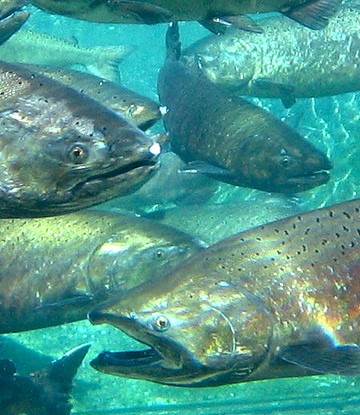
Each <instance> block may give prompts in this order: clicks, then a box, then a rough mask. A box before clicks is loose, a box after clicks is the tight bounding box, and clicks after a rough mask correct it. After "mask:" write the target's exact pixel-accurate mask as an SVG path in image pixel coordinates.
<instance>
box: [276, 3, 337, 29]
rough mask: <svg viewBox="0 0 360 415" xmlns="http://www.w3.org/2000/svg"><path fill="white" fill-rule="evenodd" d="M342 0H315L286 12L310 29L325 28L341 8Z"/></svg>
mask: <svg viewBox="0 0 360 415" xmlns="http://www.w3.org/2000/svg"><path fill="white" fill-rule="evenodd" d="M340 5H341V0H313V1H309V2H306V3H305V4H302V5H300V6H297V7H294V8H292V9H291V10H289V11H287V12H285V13H284V14H285V15H286V16H287V17H290V18H291V19H293V20H296V21H297V22H299V23H301V24H303V25H304V26H306V27H309V28H310V29H315V30H319V29H324V27H326V25H327V24H328V21H329V19H330V18H331V17H333V16H334V15H335V14H336V13H337V12H338V10H339V8H340Z"/></svg>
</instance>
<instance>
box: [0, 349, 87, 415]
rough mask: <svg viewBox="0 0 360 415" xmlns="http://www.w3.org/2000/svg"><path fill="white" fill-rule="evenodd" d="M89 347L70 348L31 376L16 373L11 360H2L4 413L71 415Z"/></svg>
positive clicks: (0, 406) (1, 403) (0, 384)
mask: <svg viewBox="0 0 360 415" xmlns="http://www.w3.org/2000/svg"><path fill="white" fill-rule="evenodd" d="M89 347H90V346H89V345H84V346H80V347H78V348H76V349H73V350H70V351H69V352H68V353H67V354H65V355H64V356H63V357H62V358H61V359H58V360H56V361H54V362H52V363H51V364H50V365H48V366H46V367H44V368H42V369H40V370H37V371H36V372H33V373H31V374H30V375H28V376H23V375H19V374H18V373H16V367H15V365H14V363H13V362H12V361H11V360H8V359H0V389H1V395H0V411H1V414H2V415H22V414H26V415H49V414H53V415H69V414H70V411H71V407H72V405H71V404H70V402H69V400H70V392H71V389H72V381H73V378H74V376H75V375H76V372H77V370H78V368H79V366H80V365H81V363H82V361H83V359H84V357H85V355H86V353H87V351H88V350H89Z"/></svg>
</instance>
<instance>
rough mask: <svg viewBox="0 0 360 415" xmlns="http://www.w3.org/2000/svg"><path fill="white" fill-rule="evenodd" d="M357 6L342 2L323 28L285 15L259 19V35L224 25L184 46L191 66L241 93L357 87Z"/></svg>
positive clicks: (285, 97) (284, 95) (290, 97)
mask: <svg viewBox="0 0 360 415" xmlns="http://www.w3.org/2000/svg"><path fill="white" fill-rule="evenodd" d="M359 22H360V10H359V8H351V7H350V6H347V7H346V8H345V7H344V8H343V9H342V10H341V12H339V13H338V15H337V16H336V17H335V18H334V19H332V20H331V22H330V24H329V26H327V27H326V28H325V29H324V30H323V31H316V32H315V31H311V30H308V29H306V28H304V27H302V26H300V25H296V24H294V22H292V21H291V20H288V19H285V18H282V17H270V18H267V19H262V20H261V25H262V27H263V28H264V29H265V30H264V33H262V34H260V35H259V34H255V33H251V34H250V33H247V32H244V31H239V30H232V29H229V30H228V31H227V32H226V34H225V35H223V36H209V37H207V38H205V39H202V40H200V41H199V42H197V43H196V44H194V45H192V46H191V47H190V48H189V49H188V50H187V51H184V61H185V62H186V63H187V64H188V65H189V66H192V67H194V66H195V67H196V66H198V61H199V59H200V62H201V68H202V72H203V73H204V74H205V75H206V76H207V77H208V78H209V79H210V80H211V81H213V82H215V83H217V84H219V85H222V86H225V87H227V88H229V90H231V91H237V92H238V93H239V94H241V95H253V96H259V97H278V98H281V99H282V101H283V103H284V105H285V106H286V107H289V106H291V105H292V104H293V103H294V102H295V99H296V98H307V97H321V96H327V95H336V94H342V93H345V92H352V91H357V90H359V89H360V65H359V64H358V63H359V55H360V34H359Z"/></svg>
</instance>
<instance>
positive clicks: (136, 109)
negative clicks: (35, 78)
mask: <svg viewBox="0 0 360 415" xmlns="http://www.w3.org/2000/svg"><path fill="white" fill-rule="evenodd" d="M31 69H32V70H34V71H37V72H39V73H42V74H43V75H46V76H48V77H50V78H52V79H55V80H56V81H59V82H62V83H63V84H65V85H68V86H70V87H72V88H74V89H76V90H77V91H80V92H81V93H83V94H85V95H88V96H90V97H91V98H94V99H96V100H98V101H100V102H101V103H102V104H104V105H105V106H107V107H109V108H111V109H112V110H114V111H115V112H118V113H119V114H120V115H122V116H123V117H124V118H126V119H127V120H128V121H130V122H132V123H134V124H135V125H137V126H138V127H139V128H140V129H142V130H146V129H148V128H150V127H151V126H152V125H154V124H155V123H156V122H157V121H158V120H159V119H160V118H161V116H162V115H161V112H160V105H159V104H158V103H157V102H155V101H153V100H152V99H150V98H148V97H145V96H143V95H140V94H138V93H137V92H135V91H131V90H130V89H128V88H125V87H124V86H122V85H119V84H118V83H115V82H111V81H108V80H106V79H103V78H99V77H98V76H96V75H92V74H89V73H85V72H81V71H76V70H72V69H66V68H52V67H49V66H42V65H31Z"/></svg>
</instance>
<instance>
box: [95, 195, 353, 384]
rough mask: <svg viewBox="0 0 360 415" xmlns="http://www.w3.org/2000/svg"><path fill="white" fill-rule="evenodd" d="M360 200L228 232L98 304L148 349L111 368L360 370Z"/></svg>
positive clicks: (265, 374) (187, 379)
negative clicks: (170, 267)
mask: <svg viewBox="0 0 360 415" xmlns="http://www.w3.org/2000/svg"><path fill="white" fill-rule="evenodd" d="M359 257H360V199H356V200H352V201H348V202H344V203H341V204H338V205H334V206H330V207H327V208H323V209H319V210H314V211H310V212H307V213H304V214H299V215H297V216H293V217H291V218H287V219H282V220H280V221H276V222H273V223H270V224H266V225H263V226H259V227H257V228H254V229H251V230H249V231H246V232H242V233H239V234H237V235H235V236H234V237H230V238H228V239H225V240H223V241H221V242H219V243H217V244H215V245H213V246H211V247H209V248H208V249H205V250H204V251H203V252H200V253H198V254H196V255H194V256H193V257H192V258H190V259H189V260H188V261H186V263H184V264H182V265H180V266H179V267H177V268H176V269H175V270H174V271H173V272H172V273H169V274H167V275H166V276H163V277H160V278H159V279H156V280H152V281H151V284H143V285H142V286H140V287H138V288H136V289H134V290H133V291H131V292H130V293H129V294H128V296H127V297H126V298H124V297H123V298H120V299H117V300H112V301H110V302H109V303H107V304H104V305H101V306H99V307H98V308H95V309H94V310H93V311H91V312H90V314H89V318H90V320H91V322H92V323H94V324H101V323H109V324H111V325H113V326H115V327H117V328H119V329H120V330H123V331H124V332H125V333H127V334H128V335H130V336H132V337H133V338H135V339H136V340H138V341H140V342H141V343H143V344H145V345H147V348H145V349H144V350H137V351H125V352H116V353H115V352H114V353H113V352H103V353H101V354H100V355H99V356H98V357H97V358H95V360H93V361H92V363H91V365H92V366H93V367H94V368H96V369H98V370H100V371H102V372H105V373H109V374H113V375H118V376H126V377H130V378H137V379H144V380H151V381H154V382H159V383H165V384H169V385H177V386H194V387H195V386H214V385H222V384H229V383H236V382H246V381H252V380H260V379H268V378H281V377H292V376H308V375H315V374H326V373H334V374H339V375H355V374H359V373H360V332H359V324H360V309H359V296H360V291H359V289H360V288H359V287H360V285H359V281H360V261H359Z"/></svg>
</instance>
